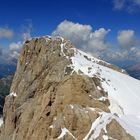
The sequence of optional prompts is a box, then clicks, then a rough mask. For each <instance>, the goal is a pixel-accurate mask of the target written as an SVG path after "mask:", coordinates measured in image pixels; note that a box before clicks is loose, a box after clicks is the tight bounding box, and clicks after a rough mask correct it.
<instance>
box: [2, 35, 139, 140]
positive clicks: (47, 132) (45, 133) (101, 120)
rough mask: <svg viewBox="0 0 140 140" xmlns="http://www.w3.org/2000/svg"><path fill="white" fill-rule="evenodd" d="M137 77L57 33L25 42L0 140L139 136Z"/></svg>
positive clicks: (104, 139)
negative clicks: (89, 53) (77, 47)
mask: <svg viewBox="0 0 140 140" xmlns="http://www.w3.org/2000/svg"><path fill="white" fill-rule="evenodd" d="M139 91H140V81H138V80H136V79H134V78H132V77H130V76H129V75H128V74H126V72H125V70H123V69H120V68H118V67H116V66H114V65H111V64H109V63H107V62H105V61H102V60H99V59H97V58H94V57H93V56H90V55H88V54H86V53H84V52H82V51H80V50H78V49H76V48H75V47H74V45H73V44H72V43H71V42H70V41H68V40H65V39H64V38H62V37H49V36H44V37H38V38H33V39H31V40H29V41H26V42H25V44H24V46H23V50H22V52H21V55H20V57H19V59H18V65H17V70H16V73H15V76H14V79H13V82H12V86H11V90H10V94H9V95H8V96H7V97H6V100H5V105H4V110H3V124H2V125H1V127H0V140H139V139H140V117H139V116H140V110H139V108H140V94H139Z"/></svg>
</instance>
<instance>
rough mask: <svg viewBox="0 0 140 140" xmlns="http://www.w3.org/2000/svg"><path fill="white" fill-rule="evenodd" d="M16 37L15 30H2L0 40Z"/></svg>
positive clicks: (0, 29)
mask: <svg viewBox="0 0 140 140" xmlns="http://www.w3.org/2000/svg"><path fill="white" fill-rule="evenodd" d="M13 35H14V32H13V30H11V29H8V28H0V38H8V39H9V38H12V37H13Z"/></svg>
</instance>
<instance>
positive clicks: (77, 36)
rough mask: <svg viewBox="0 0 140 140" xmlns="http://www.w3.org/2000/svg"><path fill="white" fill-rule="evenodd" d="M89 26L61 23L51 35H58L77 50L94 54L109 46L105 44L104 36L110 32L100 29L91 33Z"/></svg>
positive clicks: (68, 22) (67, 22)
mask: <svg viewBox="0 0 140 140" xmlns="http://www.w3.org/2000/svg"><path fill="white" fill-rule="evenodd" d="M92 30H93V29H92V27H91V26H90V25H83V24H79V23H73V22H70V21H67V20H65V21H63V22H61V23H60V24H59V25H58V26H57V28H56V30H55V31H54V32H53V33H52V34H53V35H60V36H63V37H65V38H67V39H69V40H71V41H72V43H74V44H75V45H76V47H77V48H80V49H82V50H85V51H88V52H91V53H94V52H96V51H104V50H105V49H107V48H108V47H110V45H109V44H108V43H107V42H106V36H107V34H108V33H109V31H110V30H106V29H104V28H100V29H98V30H96V31H94V32H93V31H92Z"/></svg>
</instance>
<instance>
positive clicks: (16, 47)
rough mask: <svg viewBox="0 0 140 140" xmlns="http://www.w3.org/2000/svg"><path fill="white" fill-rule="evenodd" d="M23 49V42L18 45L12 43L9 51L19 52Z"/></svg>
mask: <svg viewBox="0 0 140 140" xmlns="http://www.w3.org/2000/svg"><path fill="white" fill-rule="evenodd" d="M21 48H22V43H21V42H18V43H15V42H12V43H11V44H10V45H9V49H10V50H19V49H21Z"/></svg>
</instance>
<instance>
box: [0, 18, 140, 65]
mask: <svg viewBox="0 0 140 140" xmlns="http://www.w3.org/2000/svg"><path fill="white" fill-rule="evenodd" d="M32 28H33V27H32V24H30V25H29V26H27V27H26V28H25V29H24V32H22V33H21V35H20V36H21V41H18V42H11V43H10V44H9V46H8V47H7V48H4V47H2V46H0V60H1V63H15V62H16V60H17V58H18V56H19V53H20V51H21V49H22V46H23V43H24V42H25V40H27V39H30V38H31V32H32ZM0 29H1V28H0ZM9 31H12V34H10V32H9ZM6 32H9V33H6V34H5V35H4V36H3V37H5V38H6V37H7V39H9V38H11V37H13V36H14V31H13V30H11V29H9V30H8V31H6ZM110 33H111V30H110V29H105V28H103V27H102V28H99V29H95V30H94V28H93V27H92V26H91V25H85V24H80V23H74V22H72V21H68V20H64V21H62V22H61V23H60V24H59V25H58V26H57V27H56V29H55V30H54V31H53V32H52V36H57V35H59V36H62V37H64V38H66V39H68V40H70V41H71V42H72V43H73V44H74V45H75V46H76V47H77V48H78V49H81V50H83V51H85V52H88V53H90V54H92V55H94V56H95V57H98V58H101V59H104V60H106V61H108V62H124V61H134V62H137V61H140V38H138V37H137V36H136V33H135V31H134V30H132V29H127V30H119V31H118V32H117V35H116V43H110V41H109V39H108V35H109V34H110Z"/></svg>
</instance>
